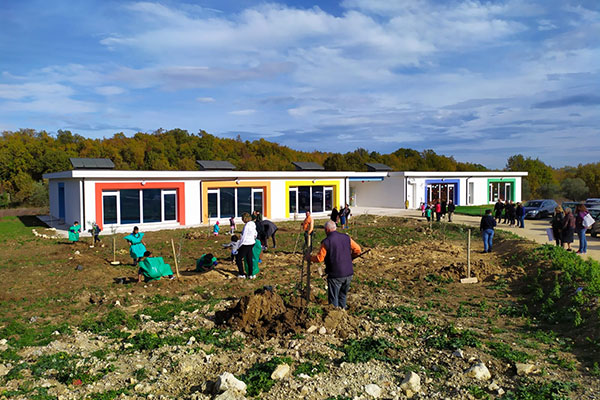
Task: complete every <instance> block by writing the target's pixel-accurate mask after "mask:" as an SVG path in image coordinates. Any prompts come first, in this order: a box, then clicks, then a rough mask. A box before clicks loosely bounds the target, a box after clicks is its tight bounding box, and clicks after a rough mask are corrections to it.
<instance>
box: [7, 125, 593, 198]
mask: <svg viewBox="0 0 600 400" xmlns="http://www.w3.org/2000/svg"><path fill="white" fill-rule="evenodd" d="M69 157H100V158H109V159H111V160H112V161H113V162H114V163H115V167H116V168H117V169H132V170H195V169H197V165H196V160H227V161H230V162H231V163H233V164H234V165H235V166H236V167H237V168H238V169H240V170H291V169H293V165H292V164H291V163H292V161H314V162H317V163H319V164H322V165H323V166H324V167H325V168H326V169H327V170H332V171H343V170H349V171H350V170H351V171H366V167H365V163H367V162H380V163H384V164H387V165H389V166H390V167H392V169H393V170H396V171H484V170H486V168H485V167H484V166H483V165H480V164H472V163H463V162H457V161H456V160H455V159H454V158H453V157H447V156H443V155H438V154H436V153H435V152H434V151H433V150H425V151H422V152H419V151H416V150H412V149H405V148H400V149H398V150H396V151H394V152H392V153H390V154H380V153H377V152H368V151H366V150H365V149H357V150H355V151H352V152H348V153H345V154H339V153H325V152H317V151H315V152H310V153H309V152H302V151H297V150H293V149H290V148H289V147H286V146H281V145H279V144H277V143H273V142H269V141H266V140H264V139H260V140H256V141H251V142H250V141H242V140H241V139H239V138H238V139H236V140H234V139H224V138H218V137H216V136H214V135H211V134H208V133H206V132H204V131H200V132H199V133H198V134H190V133H189V132H187V131H185V130H181V129H173V130H169V131H164V130H158V131H156V132H153V133H137V134H135V135H134V136H133V137H127V136H125V135H124V134H122V133H117V134H115V135H114V136H113V137H111V138H103V139H90V138H85V137H83V136H80V135H77V134H73V133H71V132H69V131H58V133H57V134H56V135H50V134H48V133H46V132H44V131H39V132H38V131H34V130H30V129H23V130H19V131H16V132H3V133H2V137H1V138H0V207H7V206H18V205H22V204H30V205H44V204H46V203H47V188H46V186H45V184H44V182H43V180H42V175H43V174H44V173H47V172H55V171H63V170H68V169H71V164H70V162H69ZM507 169H508V170H519V171H523V170H525V171H529V172H531V175H530V177H529V182H528V183H527V184H525V192H526V193H527V194H528V195H531V196H533V197H536V196H542V195H544V196H543V197H552V196H556V195H560V194H562V193H565V194H568V195H567V196H566V197H569V198H577V199H578V198H579V197H582V196H583V197H585V196H587V195H595V196H598V195H600V163H596V164H587V165H583V166H582V165H580V166H579V167H576V168H570V167H568V168H562V169H560V170H555V169H552V168H551V167H549V166H547V165H546V164H544V163H543V162H541V161H539V160H532V159H530V158H527V159H525V158H524V157H523V156H521V155H518V156H513V157H511V158H510V159H509V160H508V162H507ZM565 182H567V184H566V185H565ZM561 183H562V186H561ZM545 195H548V196H545Z"/></svg>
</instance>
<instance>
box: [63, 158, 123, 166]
mask: <svg viewBox="0 0 600 400" xmlns="http://www.w3.org/2000/svg"><path fill="white" fill-rule="evenodd" d="M69 161H71V165H72V166H73V169H114V168H115V164H114V163H113V162H112V161H111V160H109V159H108V158H75V157H71V158H69Z"/></svg>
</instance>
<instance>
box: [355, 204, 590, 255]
mask: <svg viewBox="0 0 600 400" xmlns="http://www.w3.org/2000/svg"><path fill="white" fill-rule="evenodd" d="M352 213H353V214H375V215H389V216H398V217H408V218H419V219H420V218H423V217H421V212H420V211H417V210H402V209H391V208H366V207H353V208H352ZM452 221H453V222H455V223H459V224H465V225H471V226H475V227H476V228H477V229H479V222H480V221H481V217H472V216H469V215H454V216H453V218H452ZM549 227H550V219H541V220H531V219H526V220H525V228H511V227H509V226H508V225H504V224H499V225H498V226H497V227H496V229H502V230H505V231H510V232H512V233H514V234H516V235H519V236H522V237H525V238H527V239H531V240H534V241H536V242H538V243H541V244H546V243H554V242H549V241H548V236H547V235H546V229H547V228H549ZM586 238H587V243H588V250H587V254H586V255H587V256H588V257H591V258H593V259H594V260H596V261H600V238H599V237H596V238H593V237H591V236H590V235H589V234H588V235H587V236H586ZM574 239H575V240H574V241H573V243H571V248H572V249H573V250H574V251H577V249H578V248H579V239H578V238H577V235H575V238H574Z"/></svg>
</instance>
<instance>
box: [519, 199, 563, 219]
mask: <svg viewBox="0 0 600 400" xmlns="http://www.w3.org/2000/svg"><path fill="white" fill-rule="evenodd" d="M557 206H558V203H557V202H556V201H554V200H552V199H543V200H529V201H528V202H526V203H525V204H524V207H525V218H535V219H540V218H548V217H552V216H553V215H554V209H555V208H556V207H557Z"/></svg>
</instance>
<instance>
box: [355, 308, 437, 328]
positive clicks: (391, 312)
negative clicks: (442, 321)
mask: <svg viewBox="0 0 600 400" xmlns="http://www.w3.org/2000/svg"><path fill="white" fill-rule="evenodd" d="M359 314H367V315H368V316H369V317H371V319H373V320H374V321H376V322H380V323H384V324H391V323H398V322H405V323H409V324H413V325H425V324H426V323H427V318H426V317H421V316H417V315H415V314H414V312H413V310H412V309H411V308H410V307H406V306H396V307H386V308H377V309H372V310H366V311H362V312H360V313H359Z"/></svg>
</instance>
